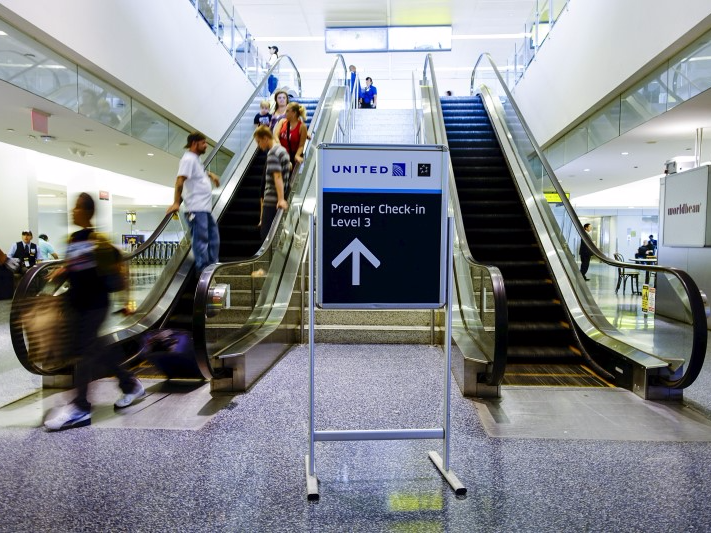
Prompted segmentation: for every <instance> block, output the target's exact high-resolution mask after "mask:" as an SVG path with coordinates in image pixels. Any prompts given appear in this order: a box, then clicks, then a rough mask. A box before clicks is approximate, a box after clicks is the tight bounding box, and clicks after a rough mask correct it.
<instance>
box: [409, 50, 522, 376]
mask: <svg viewBox="0 0 711 533" xmlns="http://www.w3.org/2000/svg"><path fill="white" fill-rule="evenodd" d="M428 66H429V70H430V72H431V74H432V88H433V93H434V96H435V103H434V105H435V109H436V112H437V119H436V120H434V124H435V141H436V142H437V143H439V144H444V145H446V146H447V147H448V148H449V142H448V140H447V134H446V132H445V127H444V115H443V113H442V102H441V101H440V99H439V89H438V86H437V77H436V75H435V72H434V63H433V60H432V54H427V56H426V58H425V65H424V67H423V72H422V77H423V79H424V80H426V79H427V69H428ZM449 195H450V200H451V201H450V204H451V206H452V209H453V211H454V221H455V225H456V228H457V239H458V240H459V242H460V248H461V250H462V254H463V256H464V259H465V260H466V262H467V263H468V264H469V265H470V268H475V269H477V270H484V271H485V272H486V275H487V276H488V277H489V278H490V279H491V284H492V294H493V302H494V332H493V337H494V343H493V352H492V353H490V354H486V355H487V356H488V357H490V359H491V365H490V368H487V372H486V374H485V376H484V382H485V383H486V384H487V385H498V384H500V383H501V381H502V379H503V377H504V372H505V369H506V360H507V357H508V331H509V318H508V300H507V298H506V289H505V288H504V278H503V276H502V275H501V271H500V270H499V269H498V268H497V267H495V266H492V265H484V264H482V263H479V262H477V261H476V260H475V259H474V257H473V256H472V254H471V251H470V250H469V243H468V242H467V236H466V231H465V229H464V223H463V219H462V213H461V206H460V205H459V196H458V194H457V185H456V181H455V178H454V171H453V170H452V165H451V163H450V165H449ZM480 311H481V310H480ZM465 324H466V323H465ZM472 338H476V335H472Z"/></svg>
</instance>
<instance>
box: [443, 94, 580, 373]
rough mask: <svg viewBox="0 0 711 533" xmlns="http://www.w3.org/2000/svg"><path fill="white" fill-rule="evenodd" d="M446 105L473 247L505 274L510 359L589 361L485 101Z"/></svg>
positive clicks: (459, 100)
mask: <svg viewBox="0 0 711 533" xmlns="http://www.w3.org/2000/svg"><path fill="white" fill-rule="evenodd" d="M441 102H442V112H443V115H444V123H445V127H446V131H447V138H448V141H449V148H450V157H451V161H452V168H453V171H454V176H455V179H456V183H457V193H458V195H459V203H460V206H461V211H462V217H463V222H464V227H465V230H466V236H467V241H468V242H469V248H470V250H471V253H472V256H473V257H474V258H475V259H476V260H477V261H478V262H480V263H483V264H487V265H494V266H496V267H498V268H499V269H500V270H501V273H502V274H503V277H504V287H505V288H506V296H507V298H508V316H509V348H508V362H509V363H510V364H514V363H521V364H531V363H581V362H582V358H581V357H580V356H581V353H582V347H581V346H580V344H579V342H578V339H577V337H576V335H575V333H574V330H573V327H572V324H571V322H570V319H569V317H568V313H567V311H566V309H565V308H564V307H563V304H562V303H561V298H560V296H559V294H558V289H557V288H556V285H555V283H554V282H553V275H552V273H551V271H550V269H549V267H548V264H547V263H546V261H545V260H544V252H543V250H542V249H541V246H540V244H539V243H538V240H537V239H536V236H535V234H534V231H533V228H532V226H531V222H530V220H529V218H528V217H527V215H526V211H525V208H524V205H523V203H522V201H521V198H520V196H519V194H518V191H517V189H516V186H515V184H514V181H513V178H512V176H511V173H510V172H509V169H508V166H507V165H506V161H505V159H504V156H503V153H502V152H501V149H500V147H499V143H498V140H497V139H496V135H495V133H494V130H493V128H492V126H491V123H490V121H489V118H488V116H487V114H486V111H485V109H484V106H483V104H482V102H481V99H480V97H478V96H476V97H446V98H442V99H441Z"/></svg>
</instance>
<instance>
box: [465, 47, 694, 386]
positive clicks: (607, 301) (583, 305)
mask: <svg viewBox="0 0 711 533" xmlns="http://www.w3.org/2000/svg"><path fill="white" fill-rule="evenodd" d="M479 63H484V64H486V65H487V66H493V67H494V68H496V67H495V65H494V63H493V61H492V60H491V58H490V57H488V55H482V57H481V58H480V59H479V62H478V63H477V66H478V65H479ZM475 70H476V67H475ZM474 78H475V79H476V80H478V77H477V76H476V74H475V75H474ZM497 83H498V85H499V87H498V88H497V89H496V90H494V91H489V89H488V87H487V86H485V85H481V86H480V88H479V91H480V94H481V95H482V99H483V100H484V102H485V105H486V107H487V111H488V112H489V114H490V116H491V119H492V124H493V125H494V128H495V130H496V131H497V137H498V138H499V142H501V143H502V150H503V151H504V152H505V153H507V150H508V155H507V159H508V161H509V164H510V165H511V168H512V172H513V175H514V179H515V180H516V181H517V183H518V188H519V190H520V191H521V193H522V194H523V195H524V198H528V197H529V196H530V200H528V201H527V204H528V205H529V213H531V216H532V219H533V220H536V219H539V220H540V223H541V224H542V227H541V226H539V227H537V228H536V229H537V231H538V232H539V239H540V240H541V242H543V243H545V242H549V243H550V247H551V249H547V250H546V251H547V255H548V258H549V261H550V262H551V267H552V269H553V270H554V272H555V273H556V281H557V283H558V284H559V286H560V288H561V292H562V293H563V296H564V298H565V299H566V303H567V305H568V308H569V309H570V310H571V311H572V312H573V315H574V318H575V320H576V322H577V323H578V326H579V327H580V328H581V329H582V330H583V331H585V332H587V334H588V335H589V336H591V337H594V338H595V339H596V341H597V342H599V343H600V344H602V345H605V346H608V347H614V349H615V351H619V352H622V353H625V355H626V356H627V357H629V358H632V359H633V360H635V361H637V362H638V363H640V364H642V365H643V366H646V365H652V366H653V363H651V361H652V359H651V358H658V359H660V360H661V361H663V362H664V365H666V369H667V370H668V374H667V375H666V377H665V378H662V381H665V382H666V384H667V385H669V386H673V387H678V388H682V387H684V386H688V385H689V384H690V383H691V382H693V380H694V379H695V378H696V375H697V374H698V371H699V370H700V368H701V364H702V363H703V359H704V356H705V351H706V335H707V333H706V316H705V310H704V305H703V302H702V300H701V296H700V293H699V289H698V287H697V286H696V284H695V283H694V282H693V280H692V279H691V278H690V277H689V276H688V275H687V274H686V273H684V272H681V271H679V270H676V269H670V268H664V267H661V266H655V265H656V258H653V257H649V256H646V255H645V256H644V257H642V258H634V257H632V258H630V257H628V258H624V257H621V256H617V257H615V258H614V259H613V258H608V257H606V256H605V255H604V254H602V253H601V252H600V251H599V250H598V249H597V248H596V247H595V246H594V244H593V243H592V241H591V240H590V238H589V236H588V235H587V234H586V233H585V232H584V231H583V228H582V226H581V224H580V222H579V220H578V218H577V216H576V215H575V211H574V210H573V208H572V206H571V205H570V202H569V201H568V199H567V197H566V195H565V192H564V191H563V188H562V187H561V186H560V184H559V183H558V180H557V179H556V177H555V174H554V173H553V171H552V169H551V167H550V165H549V164H548V161H547V160H546V159H545V157H543V155H542V153H541V150H540V148H539V147H538V145H537V144H536V142H535V140H533V136H532V135H531V133H530V129H529V128H528V126H527V124H526V123H525V121H524V120H523V118H522V117H521V113H520V111H519V110H518V107H517V106H516V103H515V101H514V100H513V98H512V97H511V95H510V93H509V92H508V88H506V87H505V85H504V82H503V79H502V78H501V76H500V75H499V77H498V81H497ZM495 94H499V95H503V96H494V95H495ZM509 143H510V144H509ZM547 193H548V198H547V197H546V194H547ZM549 198H554V199H553V200H552V201H550V202H549V200H548V199H549ZM581 241H582V242H583V243H584V245H585V246H587V247H588V248H590V249H591V250H592V251H593V254H594V256H595V257H596V258H597V261H598V262H597V263H595V264H594V265H593V267H591V272H592V273H593V274H592V275H591V279H590V281H587V280H585V279H584V278H583V276H582V275H581V274H580V272H579V268H578V265H577V262H576V257H577V254H578V250H579V248H580V243H581ZM662 280H663V282H664V283H667V284H669V285H670V286H671V287H673V288H674V291H675V292H676V294H677V295H678V305H679V306H683V308H684V309H685V310H686V314H687V316H688V317H689V322H690V324H686V323H681V322H677V321H674V320H671V319H667V318H664V317H662V316H660V314H659V313H658V312H657V313H656V314H655V311H659V310H655V308H654V302H653V294H654V289H655V287H656V286H657V285H658V284H659V283H661V282H662ZM673 338H676V341H673V340H672V339H673Z"/></svg>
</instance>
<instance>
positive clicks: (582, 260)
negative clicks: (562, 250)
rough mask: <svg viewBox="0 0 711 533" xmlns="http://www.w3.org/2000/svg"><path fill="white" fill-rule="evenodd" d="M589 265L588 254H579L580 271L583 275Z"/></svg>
mask: <svg viewBox="0 0 711 533" xmlns="http://www.w3.org/2000/svg"><path fill="white" fill-rule="evenodd" d="M589 267H590V256H589V255H581V256H580V273H581V274H582V275H583V277H585V274H587V273H588V268H589Z"/></svg>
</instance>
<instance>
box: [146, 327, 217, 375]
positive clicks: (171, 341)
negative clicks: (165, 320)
mask: <svg viewBox="0 0 711 533" xmlns="http://www.w3.org/2000/svg"><path fill="white" fill-rule="evenodd" d="M138 355H139V356H140V357H142V358H144V359H146V360H148V361H149V362H150V363H152V364H153V365H154V366H156V367H157V368H158V370H160V371H161V372H163V373H164V374H165V375H166V376H167V377H168V379H196V378H199V379H202V377H203V376H202V373H201V372H200V369H199V368H198V366H197V363H196V362H195V349H194V347H193V335H192V333H191V332H190V331H186V330H180V329H158V330H154V331H149V332H147V333H146V334H145V335H144V336H143V339H142V344H141V351H140V352H139V353H138Z"/></svg>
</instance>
